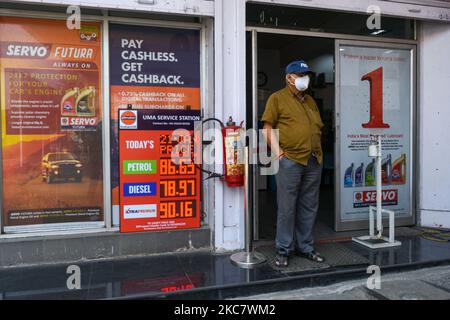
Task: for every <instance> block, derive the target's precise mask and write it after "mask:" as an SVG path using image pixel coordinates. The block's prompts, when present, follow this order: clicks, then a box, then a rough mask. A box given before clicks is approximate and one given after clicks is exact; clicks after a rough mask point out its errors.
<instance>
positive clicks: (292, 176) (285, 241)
mask: <svg viewBox="0 0 450 320" xmlns="http://www.w3.org/2000/svg"><path fill="white" fill-rule="evenodd" d="M304 168H305V167H304V166H302V165H300V164H298V163H296V162H295V161H293V160H289V159H287V158H283V159H281V161H280V167H279V171H278V173H277V175H276V180H277V205H278V213H277V236H276V247H277V250H278V253H279V254H282V255H286V256H289V255H290V254H291V253H292V252H293V251H294V228H295V215H296V213H297V198H298V193H299V188H300V182H301V179H302V178H301V177H302V172H303V169H304Z"/></svg>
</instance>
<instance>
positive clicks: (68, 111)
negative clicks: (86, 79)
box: [61, 87, 80, 116]
mask: <svg viewBox="0 0 450 320" xmlns="http://www.w3.org/2000/svg"><path fill="white" fill-rule="evenodd" d="M79 90H80V89H79V88H77V87H75V88H70V89H67V90H66V92H65V94H64V96H63V97H62V99H61V115H62V116H73V115H76V114H77V109H76V103H75V100H76V98H77V96H78V93H79Z"/></svg>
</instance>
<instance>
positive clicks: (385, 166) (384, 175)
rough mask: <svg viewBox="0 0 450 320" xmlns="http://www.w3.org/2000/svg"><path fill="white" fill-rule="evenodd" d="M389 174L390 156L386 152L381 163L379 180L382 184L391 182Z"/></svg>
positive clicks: (390, 167) (390, 169) (390, 171)
mask: <svg viewBox="0 0 450 320" xmlns="http://www.w3.org/2000/svg"><path fill="white" fill-rule="evenodd" d="M391 174H392V156H391V154H388V155H387V157H386V158H385V159H383V161H382V163H381V181H382V183H383V185H390V184H391Z"/></svg>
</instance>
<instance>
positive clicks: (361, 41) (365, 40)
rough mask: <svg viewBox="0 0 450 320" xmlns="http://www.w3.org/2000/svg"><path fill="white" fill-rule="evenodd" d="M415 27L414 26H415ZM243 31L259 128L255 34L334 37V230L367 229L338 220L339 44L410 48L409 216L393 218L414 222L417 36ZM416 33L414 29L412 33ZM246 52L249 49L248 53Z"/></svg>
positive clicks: (255, 190)
mask: <svg viewBox="0 0 450 320" xmlns="http://www.w3.org/2000/svg"><path fill="white" fill-rule="evenodd" d="M415 27H416V28H417V25H416V26H415ZM246 31H249V32H251V36H252V39H251V41H252V52H251V53H250V54H251V55H252V79H247V81H252V113H253V118H252V119H251V122H252V127H253V128H254V129H255V128H257V127H258V112H257V111H258V110H257V109H258V82H257V78H258V33H272V34H280V35H293V36H303V37H315V38H328V39H334V40H335V82H334V83H335V114H334V121H335V133H334V134H335V148H336V150H335V174H334V179H335V181H334V185H335V190H334V192H335V204H334V205H335V212H334V216H335V219H334V221H335V223H334V229H335V231H347V230H348V231H350V230H358V229H365V228H368V220H367V221H364V220H360V221H355V222H345V223H341V221H338V219H340V212H339V208H340V201H339V200H340V198H339V195H340V185H339V183H338V182H339V181H340V180H339V177H338V175H339V170H337V169H336V168H338V166H339V165H340V163H339V156H340V150H339V148H340V141H339V136H340V130H339V127H338V119H337V113H338V110H340V105H339V83H338V81H339V60H338V58H339V45H340V44H356V45H365V46H372V47H381V46H383V47H386V48H395V49H398V48H401V49H405V48H406V49H408V48H410V49H411V54H412V59H411V68H412V73H411V74H412V79H411V98H412V99H411V103H412V107H411V120H410V121H411V151H410V152H411V155H412V157H411V160H412V161H413V162H412V165H411V177H412V183H411V186H410V188H411V211H412V215H411V217H407V218H400V219H397V220H396V225H397V226H402V225H403V226H404V225H413V224H415V223H416V200H417V197H416V190H417V189H416V186H417V183H416V176H417V172H418V168H417V164H416V162H417V161H415V160H416V159H417V147H416V142H417V132H418V128H417V125H418V122H417V117H416V113H417V110H416V108H417V96H418V87H417V68H418V66H417V63H418V59H417V44H418V41H417V38H416V39H415V40H409V39H394V38H376V37H370V36H358V35H349V34H339V33H326V32H312V31H302V30H290V29H278V28H277V29H274V28H266V27H252V26H248V27H247V28H246ZM414 33H415V34H416V32H414ZM247 54H249V52H247ZM258 170H259V169H258V167H257V166H254V168H253V181H252V182H253V183H252V184H253V187H252V189H253V190H252V192H253V200H252V204H253V221H254V224H253V235H254V240H259V205H258V199H259V195H258Z"/></svg>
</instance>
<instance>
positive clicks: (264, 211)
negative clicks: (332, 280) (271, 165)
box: [247, 33, 334, 240]
mask: <svg viewBox="0 0 450 320" xmlns="http://www.w3.org/2000/svg"><path fill="white" fill-rule="evenodd" d="M257 42H258V54H257V55H258V115H257V116H258V127H259V129H261V128H262V126H263V123H262V122H261V121H259V119H261V116H262V113H263V112H264V108H265V103H266V101H267V98H268V97H269V96H270V94H272V93H273V92H275V91H277V90H279V89H282V88H283V87H284V86H285V80H284V77H285V74H284V69H285V66H286V65H287V64H288V63H289V62H291V61H293V60H300V59H302V60H305V61H306V62H307V63H309V65H310V67H311V69H312V70H313V71H314V72H315V74H314V75H313V77H312V79H311V86H310V89H309V92H308V94H310V95H311V96H313V97H314V99H315V101H316V103H317V105H318V107H319V110H320V113H321V117H322V121H323V122H324V124H325V127H324V128H323V130H322V138H323V140H322V148H323V151H324V170H323V173H322V184H321V191H320V208H319V213H318V218H317V222H316V229H315V233H316V234H318V236H319V237H320V235H321V234H326V235H329V234H330V233H333V229H334V185H333V184H334V123H333V119H334V40H333V39H328V38H313V37H300V36H294V35H281V34H270V33H259V34H258V41H257ZM247 43H248V50H250V51H248V54H247V57H250V59H249V58H248V59H249V61H247V66H250V68H248V70H247V71H248V72H249V78H248V79H251V37H250V35H248V42H247ZM248 82H250V86H248V88H247V90H249V91H248V94H247V97H250V99H249V101H248V106H249V107H248V108H247V113H248V116H249V119H252V118H253V114H252V112H251V97H252V94H251V92H252V91H251V90H252V88H251V81H248ZM257 189H258V204H259V205H258V213H257V214H258V219H257V220H258V234H259V237H258V238H259V240H273V239H275V234H276V230H275V228H276V212H277V204H276V194H277V191H276V183H275V176H261V175H259V176H258V188H257Z"/></svg>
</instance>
